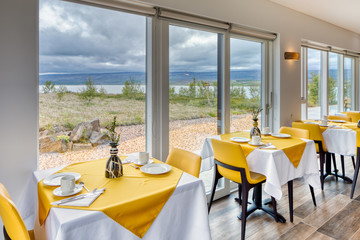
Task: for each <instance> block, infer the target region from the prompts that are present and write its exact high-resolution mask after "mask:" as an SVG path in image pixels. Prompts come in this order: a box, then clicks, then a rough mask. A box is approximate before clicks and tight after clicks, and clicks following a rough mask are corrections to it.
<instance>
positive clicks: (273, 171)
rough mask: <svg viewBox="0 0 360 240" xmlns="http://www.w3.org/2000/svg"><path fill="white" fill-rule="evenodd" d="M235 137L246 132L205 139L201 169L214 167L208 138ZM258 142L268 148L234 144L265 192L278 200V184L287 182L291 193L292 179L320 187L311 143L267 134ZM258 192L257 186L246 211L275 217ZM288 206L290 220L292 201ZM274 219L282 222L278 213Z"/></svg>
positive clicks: (230, 138)
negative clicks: (241, 150) (260, 181)
mask: <svg viewBox="0 0 360 240" xmlns="http://www.w3.org/2000/svg"><path fill="white" fill-rule="evenodd" d="M274 135H275V134H274ZM278 136H279V135H278ZM283 136H284V135H283ZM239 137H241V138H249V132H244V131H240V132H234V133H228V134H221V135H216V136H213V137H209V138H206V139H205V141H204V143H203V146H202V149H201V152H200V155H201V158H202V168H201V170H202V171H207V170H210V169H211V168H212V167H213V166H214V152H213V148H212V144H211V139H212V138H215V139H219V140H223V141H228V142H232V143H237V142H235V141H233V140H234V139H236V138H239ZM249 140H250V139H249ZM261 142H262V143H264V144H267V145H269V144H270V146H265V147H262V146H251V145H250V144H249V143H248V141H245V142H241V143H237V144H240V145H241V147H242V148H243V150H244V153H245V156H246V161H247V163H248V167H249V170H250V171H252V172H256V173H260V174H262V175H264V176H266V182H265V183H264V191H265V193H267V194H268V195H270V196H272V197H274V198H275V199H277V200H280V199H281V198H282V195H283V193H282V189H281V187H282V185H284V184H286V183H288V184H289V190H291V191H292V181H293V180H294V179H296V178H304V179H305V181H306V182H307V183H308V184H310V186H312V187H313V188H315V189H319V188H320V175H319V167H318V160H317V154H316V148H315V143H314V141H312V140H309V139H300V138H295V137H292V136H286V137H274V136H272V135H271V134H269V135H262V136H261ZM261 193H262V189H261V185H260V187H258V188H256V189H254V197H255V200H254V201H253V203H252V205H251V206H250V207H249V208H248V209H249V211H254V209H260V210H264V211H265V212H267V213H269V214H270V215H271V216H273V217H274V218H275V215H274V214H273V212H272V210H271V209H269V208H268V207H265V206H264V203H263V202H262V195H261ZM289 205H290V221H292V220H293V211H292V210H293V209H292V208H293V205H292V202H289ZM278 219H279V220H280V221H281V222H285V221H286V219H285V218H284V217H283V216H281V215H280V214H279V215H278Z"/></svg>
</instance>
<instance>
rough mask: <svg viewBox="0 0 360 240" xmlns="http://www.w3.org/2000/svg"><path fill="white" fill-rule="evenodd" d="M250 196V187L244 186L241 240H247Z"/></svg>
mask: <svg viewBox="0 0 360 240" xmlns="http://www.w3.org/2000/svg"><path fill="white" fill-rule="evenodd" d="M248 194H249V187H248V186H246V185H245V186H243V189H242V204H241V207H242V211H241V240H245V229H246V217H247V202H248Z"/></svg>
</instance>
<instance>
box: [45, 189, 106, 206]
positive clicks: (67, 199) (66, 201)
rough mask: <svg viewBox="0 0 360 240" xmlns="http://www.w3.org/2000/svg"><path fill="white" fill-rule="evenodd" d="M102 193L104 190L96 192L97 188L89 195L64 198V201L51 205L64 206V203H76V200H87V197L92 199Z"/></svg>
mask: <svg viewBox="0 0 360 240" xmlns="http://www.w3.org/2000/svg"><path fill="white" fill-rule="evenodd" d="M104 191H105V188H102V189H99V190H97V188H95V189H94V190H93V191H92V192H90V193H85V194H81V195H78V196H74V197H70V198H66V199H63V200H60V201H57V202H53V203H52V205H61V204H64V203H68V202H72V201H77V200H80V199H84V198H87V197H92V196H95V195H96V194H98V193H100V194H102V193H103V192H104Z"/></svg>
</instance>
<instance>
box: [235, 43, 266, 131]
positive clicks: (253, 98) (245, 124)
mask: <svg viewBox="0 0 360 240" xmlns="http://www.w3.org/2000/svg"><path fill="white" fill-rule="evenodd" d="M263 45H264V44H263V43H262V42H259V41H250V40H245V39H239V38H231V39H230V114H231V119H230V120H231V128H230V131H231V132H235V131H241V130H249V129H251V127H252V122H253V121H252V117H251V116H252V115H251V114H250V110H251V109H253V108H261V107H262V106H261V105H262V104H261V98H262V97H263V96H262V89H261V86H262V85H263V84H262V82H263V68H264V66H263V63H264V56H263V55H264V54H263V52H264V46H263ZM260 121H261V115H260V116H259V126H261V124H260Z"/></svg>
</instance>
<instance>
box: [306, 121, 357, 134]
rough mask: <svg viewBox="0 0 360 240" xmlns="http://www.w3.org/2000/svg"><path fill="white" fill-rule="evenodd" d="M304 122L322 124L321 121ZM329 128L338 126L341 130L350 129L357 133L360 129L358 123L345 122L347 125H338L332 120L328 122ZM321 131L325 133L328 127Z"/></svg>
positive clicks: (321, 127) (322, 128)
mask: <svg viewBox="0 0 360 240" xmlns="http://www.w3.org/2000/svg"><path fill="white" fill-rule="evenodd" d="M304 122H315V123H318V124H321V121H318V120H304ZM328 126H336V127H340V128H348V129H351V130H354V131H357V130H358V129H359V128H358V127H357V123H353V122H345V123H338V122H332V121H331V120H329V121H328ZM320 129H321V131H322V132H324V131H325V130H326V129H328V127H323V126H320Z"/></svg>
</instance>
